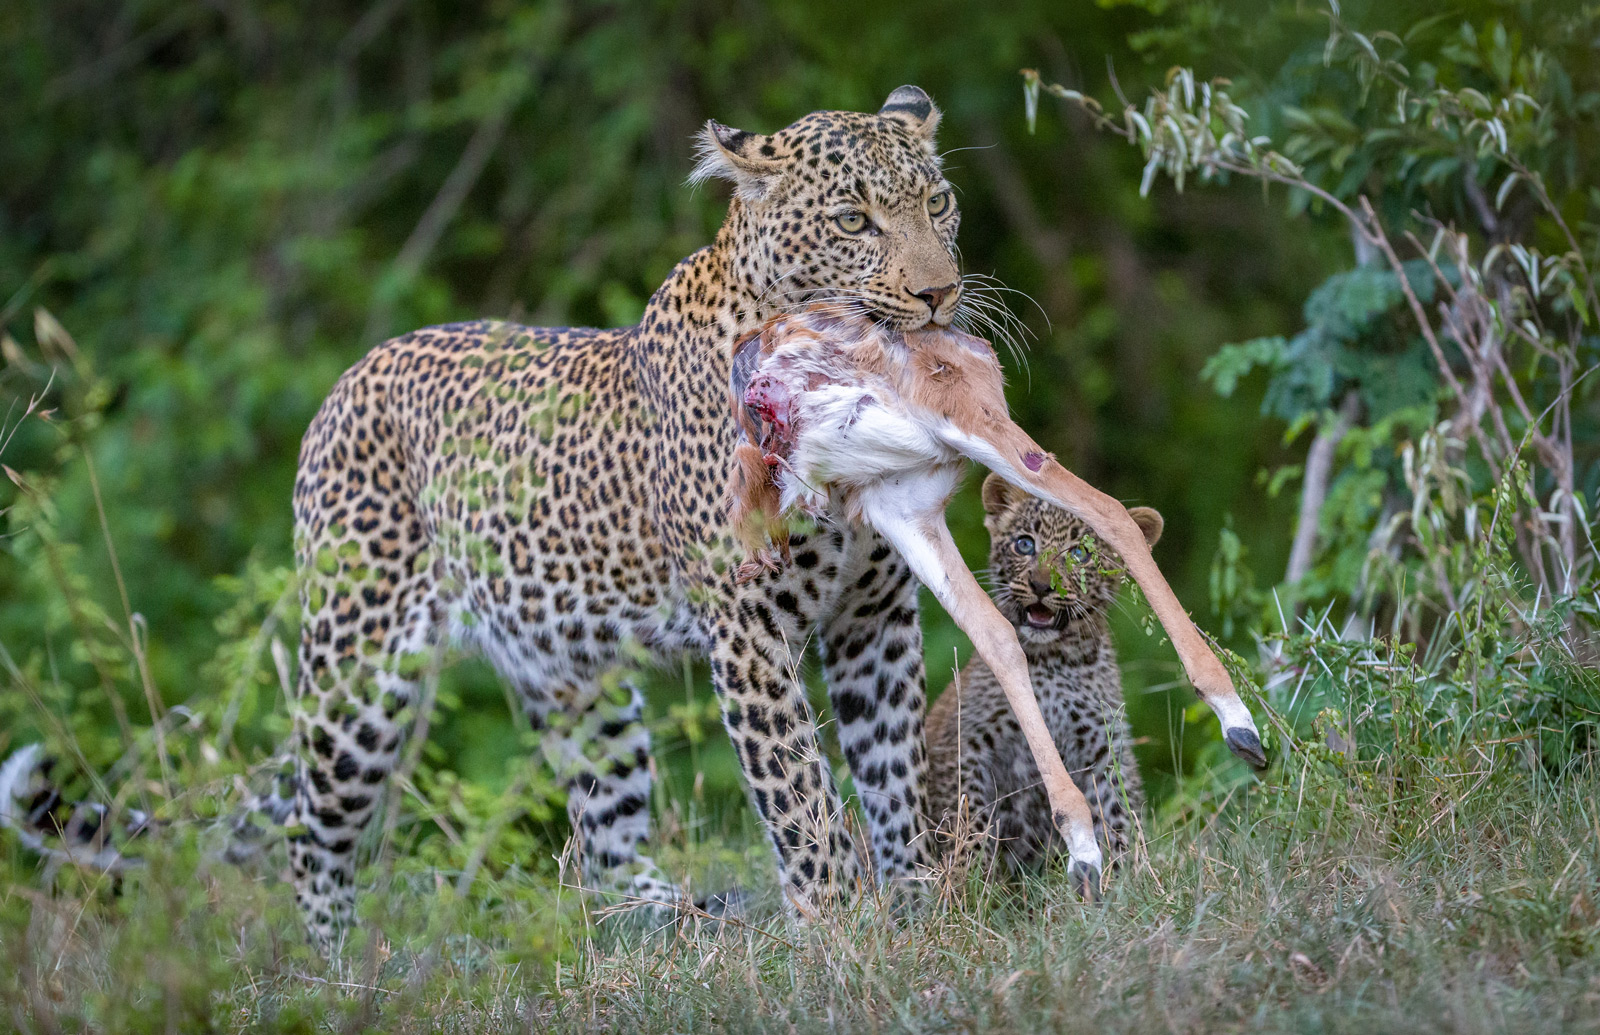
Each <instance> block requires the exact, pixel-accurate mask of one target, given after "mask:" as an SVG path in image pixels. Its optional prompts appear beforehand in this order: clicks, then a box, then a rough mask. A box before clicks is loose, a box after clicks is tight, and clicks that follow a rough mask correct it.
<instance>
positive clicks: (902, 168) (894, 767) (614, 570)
mask: <svg viewBox="0 0 1600 1035" xmlns="http://www.w3.org/2000/svg"><path fill="white" fill-rule="evenodd" d="M938 123H939V111H938V109H937V108H936V107H935V106H934V104H933V102H932V100H931V99H930V98H929V97H928V95H927V94H926V93H924V92H923V91H922V90H920V89H918V88H916V87H913V86H904V87H901V88H899V89H897V90H895V91H894V92H893V93H892V94H890V95H889V98H888V100H887V101H886V102H885V103H884V105H883V107H882V108H881V109H879V111H878V112H877V113H876V114H865V113H856V112H837V111H825V112H816V113H813V114H811V115H807V116H806V117H804V118H802V119H800V120H799V121H798V122H796V123H794V124H793V125H791V126H788V127H787V128H785V129H782V130H779V131H778V132H776V133H773V134H771V135H768V136H763V135H758V134H755V133H747V132H744V131H741V130H735V129H730V128H728V127H725V126H722V125H719V124H717V123H715V122H712V123H708V124H707V126H706V129H705V131H704V132H703V133H702V135H701V147H702V154H701V161H700V163H699V165H698V166H697V168H696V169H695V172H694V174H693V176H692V177H691V178H692V179H693V180H695V181H699V180H703V179H707V178H710V177H721V178H725V179H728V180H731V181H732V182H733V185H734V189H733V198H732V200H731V202H730V204H729V208H728V215H727V219H726V221H725V222H724V224H723V226H722V229H721V230H720V231H719V232H718V234H717V236H716V238H715V240H714V242H713V243H712V244H711V245H710V246H709V247H706V248H703V249H701V250H700V251H697V252H695V253H694V254H693V255H691V256H689V257H688V258H687V259H684V260H683V261H682V262H681V263H679V264H678V266H677V267H676V268H675V269H674V270H673V271H672V273H671V275H670V276H668V278H667V279H666V282H665V283H663V284H662V285H661V287H660V288H659V289H658V290H657V291H656V293H655V294H654V295H653V296H652V297H651V299H650V302H649V304H648V306H647V307H646V309H645V313H644V317H643V319H642V320H641V321H640V323H639V324H638V325H637V326H635V327H629V328H624V329H620V330H587V329H585V330H579V329H567V328H562V329H546V328H525V327H517V326H511V325H507V324H501V323H492V322H480V323H470V324H457V325H452V326H447V327H435V328H429V329H426V330H421V331H417V332H414V333H412V334H408V335H406V336H404V337H401V338H397V339H395V340H393V341H390V342H387V343H385V344H383V345H380V346H378V347H377V348H376V349H374V350H373V351H372V352H371V353H370V354H368V355H367V356H366V357H365V358H364V359H362V360H361V361H359V362H358V363H357V364H356V365H355V366H353V367H352V368H351V369H350V370H349V371H348V372H347V373H346V374H345V375H344V376H343V377H342V378H341V379H340V380H339V382H338V384H337V385H336V386H335V387H334V389H333V391H332V392H331V394H330V395H329V396H328V399H327V401H326V402H325V403H324V404H323V406H322V408H321V410H320V411H319V412H318V414H317V416H316V418H315V419H314V420H313V422H312V424H311V427H310V429H309V431H308V432H307V434H306V437H305V441H304V443H303V445H302V448H301V457H300V468H299V475H298V477H297V479H296V482H295V492H294V501H295V522H296V555H297V560H298V564H299V567H300V569H301V571H302V574H303V584H302V602H303V623H302V635H301V641H300V649H299V674H298V685H297V696H298V698H299V700H300V702H301V706H302V707H301V717H300V720H299V723H300V725H299V734H298V736H299V739H300V743H301V745H302V749H303V750H302V762H301V765H302V766H303V771H302V774H301V778H300V779H299V780H298V781H297V790H296V798H295V808H294V815H292V816H291V817H290V819H289V822H290V825H291V826H293V827H295V828H297V829H298V830H299V833H298V834H297V835H296V837H295V838H294V839H293V840H292V842H291V845H290V860H291V865H292V869H293V873H294V879H295V882H296V887H297V899H298V901H299V902H300V905H301V906H302V908H303V910H304V911H305V914H306V918H307V924H308V927H309V929H310V931H311V933H312V936H313V937H314V938H316V939H318V940H326V939H328V938H330V937H331V936H332V935H333V934H334V933H335V931H336V930H337V929H338V928H339V927H340V926H342V925H343V924H344V923H345V921H346V920H347V918H348V915H349V913H350V908H351V904H352V901H353V896H354V856H353V853H354V848H355V844H356V840H357V836H358V834H359V833H360V831H361V830H362V828H363V827H364V826H365V825H366V823H367V822H368V820H369V818H370V817H371V814H372V812H373V808H374V803H375V802H376V800H377V797H378V793H379V790H380V788H381V787H382V785H383V784H384V782H385V781H386V779H387V778H388V776H389V774H390V772H391V770H392V769H393V767H394V764H395V760H396V754H397V752H398V750H399V747H400V744H401V742H402V738H403V734H404V731H405V728H406V721H407V718H408V715H409V713H410V711H411V710H412V709H413V708H414V707H415V706H416V705H417V704H418V702H419V700H420V694H421V691H422V688H423V684H424V677H425V675H426V671H427V669H428V667H429V666H430V664H431V659H433V658H434V657H436V656H437V650H436V648H437V647H438V646H439V645H440V644H441V643H444V642H449V641H454V642H458V643H462V644H465V645H467V646H470V647H472V648H476V649H477V650H478V651H480V652H482V654H483V655H485V656H486V657H487V658H488V659H489V660H490V661H491V662H492V663H493V664H494V665H495V666H496V668H497V669H498V670H499V671H500V673H501V674H502V676H503V677H504V678H505V679H507V680H508V681H509V682H510V683H511V685H512V686H513V687H514V688H515V690H516V692H517V696H518V698H519V699H520V701H521V704H522V706H523V707H524V709H525V711H526V713H527V715H528V717H529V719H530V720H531V722H532V723H533V725H534V726H535V727H536V728H538V729H540V730H542V731H543V736H542V738H541V743H542V745H543V747H544V750H545V751H546V753H547V755H548V756H549V757H550V758H551V760H552V761H553V762H555V764H556V765H557V766H558V767H559V768H560V770H561V772H562V774H563V776H564V778H565V779H566V781H567V784H568V788H569V798H568V811H569V814H570V816H571V820H572V824H573V829H574V831H575V832H576V834H577V835H578V840H579V845H580V852H581V857H582V863H583V872H584V876H585V881H586V883H587V884H588V885H589V886H591V887H596V888H606V889H613V890H616V891H619V892H621V893H623V894H625V895H626V896H629V897H630V898H634V899H640V900H645V901H650V902H663V903H664V902H668V901H671V900H673V899H675V898H676V897H677V896H678V889H677V888H676V887H675V886H674V885H673V884H672V883H671V882H669V881H668V880H666V879H664V878H663V877H662V875H661V874H660V873H659V872H658V870H657V868H656V867H655V865H654V864H653V863H652V862H651V860H650V859H649V858H648V856H646V855H645V854H643V853H644V849H645V848H646V846H647V844H648V842H649V839H650V818H649V807H648V803H649V801H650V793H649V791H650V779H651V777H650V769H649V756H648V752H649V736H648V733H647V731H646V729H645V727H644V726H643V725H642V724H641V722H640V718H641V706H642V700H641V696H640V693H639V691H638V690H637V689H636V688H634V687H633V686H631V685H630V684H629V683H628V682H627V680H626V678H625V674H626V671H627V670H628V666H629V665H631V664H633V663H634V662H635V661H636V660H637V658H638V656H639V655H640V654H641V653H642V654H643V656H644V657H645V658H646V659H647V660H652V661H664V660H666V659H669V658H671V657H672V656H674V655H677V654H681V653H682V652H685V651H692V652H698V653H701V654H705V655H709V657H710V659H711V674H712V680H713V683H714V686H715V689H716V692H717V694H718V695H719V697H720V699H721V703H722V709H723V718H724V722H725V725H726V727H727V730H728V733H729V735H730V736H731V737H732V739H733V743H734V745H735V747H736V749H737V751H738V756H739V760H740V763H741V764H742V766H743V769H744V773H745V776H746V779H747V783H748V787H749V792H750V797H751V799H752V801H753V802H754V804H755V806H756V808H757V810H758V811H759V812H760V814H761V817H762V820H763V821H764V822H765V824H766V829H767V832H768V834H769V835H770V837H771V840H772V845H773V847H774V849H775V850H776V853H777V858H778V866H779V870H780V876H781V880H782V885H783V887H784V890H785V893H786V895H787V897H788V900H789V901H790V903H791V905H792V906H794V907H795V908H797V909H799V910H801V911H808V910H812V909H815V908H816V907H817V906H819V905H820V904H821V903H822V902H823V901H824V900H826V899H827V898H829V897H831V896H832V895H834V894H839V893H842V894H845V895H850V894H854V893H855V892H856V891H857V889H859V888H860V887H861V886H862V885H863V884H864V882H865V877H864V875H863V873H862V868H861V864H860V862H859V861H858V857H857V853H856V849H855V846H854V844H853V843H852V838H851V835H850V832H849V829H848V828H847V825H846V824H845V822H844V820H843V814H842V809H841V804H840V799H839V795H838V792H837V791H836V789H835V787H834V784H833V780H832V777H831V774H830V770H829V768H828V766H827V764H826V762H825V760H824V758H823V754H822V752H821V750H820V748H819V742H818V737H817V728H816V722H815V720H814V718H813V716H812V714H811V712H810V709H809V707H808V705H807V702H806V697H805V689H804V685H803V684H802V683H801V682H799V681H797V679H796V676H795V673H796V670H797V668H798V667H799V664H800V661H801V655H802V653H803V651H804V649H805V645H806V644H807V642H808V640H809V639H810V637H811V636H812V634H813V633H815V634H816V640H817V645H818V647H819V648H820V653H821V655H822V659H823V667H824V672H825V675H826V678H827V683H828V690H829V697H830V699H831V702H832V705H833V709H834V713H835V718H836V720H837V724H838V735H839V739H840V742H841V744H842V746H843V750H844V754H845V758H846V759H847V761H848V762H849V765H850V770H851V773H852V776H853V778H854V783H855V787H856V791H857V793H858V795H859V796H860V799H861V803H862V806H863V811H864V812H865V814H866V820H867V827H868V832H869V836H870V840H871V849H872V858H873V861H874V863H875V867H874V869H875V876H876V879H877V880H878V881H879V882H893V881H897V880H901V879H904V878H908V877H913V876H915V875H917V874H918V873H919V872H921V871H922V870H923V868H924V867H925V865H926V864H927V862H928V859H927V858H926V849H925V847H924V839H923V838H922V837H921V836H920V835H921V834H922V832H923V827H924V819H923V816H924V813H925V811H926V808H925V801H924V776H925V770H926V754H925V749H924V743H923V707H924V705H923V695H924V689H923V668H922V642H921V632H920V629H919V626H918V617H917V583H916V582H915V580H914V579H913V578H912V576H911V573H910V572H909V570H908V569H907V568H906V566H905V564H904V563H903V562H902V561H901V560H900V558H899V557H898V556H897V555H896V554H895V553H894V552H893V551H892V550H891V549H890V548H889V546H888V545H887V544H886V543H884V542H883V541H882V540H881V539H879V538H878V537H877V536H876V535H874V534H872V533H870V532H853V531H851V530H850V529H849V528H848V526H847V525H846V524H845V523H843V522H841V523H839V524H838V525H837V526H835V527H825V528H824V529H823V530H821V531H817V532H814V533H813V534H811V535H797V536H795V537H794V538H793V539H792V540H791V556H792V560H793V563H792V564H791V565H789V566H788V567H787V568H786V569H785V570H784V571H782V572H775V573H766V574H763V575H762V576H760V577H758V578H755V579H753V580H751V581H749V582H745V583H741V584H738V585H735V582H734V579H733V577H732V573H733V567H734V564H732V563H730V561H736V560H737V559H738V557H737V552H736V551H734V550H733V549H732V543H731V539H730V538H729V536H728V531H729V530H728V528H727V518H726V513H725V499H724V490H725V487H726V486H727V484H728V471H729V464H730V462H731V458H732V456H733V450H734V445H735V442H734V435H735V429H734V425H733V422H732V421H731V419H730V418H729V416H728V414H729V405H728V387H727V386H728V373H729V370H728V364H729V358H728V357H729V355H730V352H731V346H732V345H733V343H734V342H736V341H737V340H739V339H740V338H741V337H743V336H745V335H746V334H748V333H750V332H752V331H754V330H756V329H757V328H759V327H760V326H761V325H762V324H763V323H764V322H765V321H766V320H768V319H770V318H771V317H773V316H775V315H777V314H778V313H780V312H783V311H786V310H788V309H791V308H793V307H794V306H796V305H800V304H810V303H815V302H817V301H828V302H831V303H833V304H837V305H838V306H840V307H841V308H844V309H851V310H855V311H859V312H864V313H868V314H871V315H872V316H873V317H874V318H876V319H879V320H882V321H885V322H887V323H888V324H891V325H893V326H895V327H897V328H902V329H911V328H917V327H922V326H925V325H927V324H929V323H930V322H931V323H933V324H938V325H945V324H948V323H949V321H950V320H951V318H952V316H953V314H954V313H955V311H956V308H957V305H958V301H959V299H960V297H961V290H962V288H961V276H960V271H959V269H958V265H957V261H956V252H955V239H956V231H957V228H958V226H959V224H960V214H959V211H958V208H957V205H956V202H955V197H954V194H953V193H952V190H951V187H950V184H949V183H948V182H947V181H946V180H945V178H944V176H943V175H942V173H941V171H940V161H939V156H938V154H937V152H936V150H935V147H934V133H935V129H936V128H937V126H938Z"/></svg>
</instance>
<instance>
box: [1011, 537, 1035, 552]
mask: <svg viewBox="0 0 1600 1035" xmlns="http://www.w3.org/2000/svg"><path fill="white" fill-rule="evenodd" d="M1011 547H1012V549H1014V550H1016V551H1017V552H1018V553H1020V554H1022V556H1024V557H1031V556H1033V549H1034V546H1033V536H1031V535H1019V536H1017V538H1016V539H1015V540H1014V541H1013V542H1012V543H1011Z"/></svg>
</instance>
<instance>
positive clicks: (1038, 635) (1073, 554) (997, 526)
mask: <svg viewBox="0 0 1600 1035" xmlns="http://www.w3.org/2000/svg"><path fill="white" fill-rule="evenodd" d="M983 509H984V513H985V517H984V522H983V523H984V526H985V527H986V528H988V530H989V577H990V590H989V591H990V593H991V594H993V596H994V601H995V605H996V606H997V607H998V608H999V609H1000V613H1001V614H1003V615H1005V616H1006V618H1008V619H1009V620H1010V621H1011V623H1012V624H1013V625H1015V626H1016V627H1017V633H1018V636H1019V637H1020V638H1021V639H1022V640H1023V642H1025V643H1045V642H1048V641H1050V640H1053V639H1055V638H1056V637H1057V636H1059V635H1060V632H1061V630H1062V629H1064V628H1065V627H1066V626H1067V625H1069V624H1070V623H1072V622H1075V621H1079V620H1081V619H1083V618H1087V617H1088V616H1090V615H1094V614H1101V613H1104V612H1105V610H1106V608H1107V607H1109V606H1110V605H1111V602H1112V601H1113V600H1114V599H1116V595H1117V588H1118V586H1119V585H1120V584H1121V582H1122V574H1123V572H1122V560H1121V558H1119V557H1118V556H1117V555H1116V554H1114V553H1112V552H1111V551H1110V550H1109V549H1107V548H1106V547H1105V546H1103V545H1101V544H1100V542H1099V540H1098V539H1097V538H1096V537H1095V535H1094V533H1093V532H1091V531H1089V527H1088V526H1087V525H1085V524H1084V523H1083V522H1082V521H1080V520H1078V519H1077V518H1075V517H1073V516H1072V515H1071V514H1069V513H1067V512H1066V511H1065V510H1062V509H1061V508H1060V507H1055V506H1051V505H1050V504H1048V503H1044V502H1041V501H1040V500H1037V499H1035V498H1033V497H1032V496H1027V495H1024V494H1023V493H1021V492H1020V491H1019V490H1017V489H1015V488H1013V487H1012V486H1011V485H1009V484H1007V483H1006V482H1005V481H1003V480H1002V479H1000V478H999V477H998V476H997V475H993V474H991V475H989V477H988V478H986V479H985V480H984V483H983ZM1128 513H1129V515H1131V516H1132V517H1133V520H1134V521H1135V522H1136V523H1137V524H1138V525H1139V527H1140V529H1142V530H1143V531H1144V537H1145V541H1146V542H1147V543H1149V544H1150V545H1152V546H1154V545H1155V543H1156V540H1157V539H1159V538H1160V537H1161V527H1162V521H1161V515H1160V514H1158V513H1156V512H1155V511H1154V510H1152V509H1150V508H1149V507H1132V508H1130V509H1129V510H1128Z"/></svg>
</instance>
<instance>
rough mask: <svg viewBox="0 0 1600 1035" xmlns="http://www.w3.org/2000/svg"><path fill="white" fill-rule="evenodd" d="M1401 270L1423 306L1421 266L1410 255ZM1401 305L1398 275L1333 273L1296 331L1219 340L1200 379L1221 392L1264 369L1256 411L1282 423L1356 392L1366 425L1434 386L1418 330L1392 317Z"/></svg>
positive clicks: (1426, 290)
mask: <svg viewBox="0 0 1600 1035" xmlns="http://www.w3.org/2000/svg"><path fill="white" fill-rule="evenodd" d="M1404 269H1405V277H1406V280H1407V281H1408V282H1409V283H1410V285H1411V290H1412V292H1413V293H1414V294H1415V295H1416V297H1417V299H1418V301H1420V302H1421V303H1422V304H1423V305H1429V304H1431V303H1432V302H1433V300H1434V299H1433V295H1434V285H1433V273H1432V271H1431V270H1430V269H1429V268H1428V264H1427V263H1426V262H1423V261H1422V260H1420V259H1413V260H1411V261H1410V262H1407V263H1405V264H1404ZM1405 303H1406V297H1405V295H1404V293H1403V292H1402V291H1401V289H1400V278H1399V277H1398V276H1396V275H1395V274H1394V273H1392V272H1390V271H1389V270H1386V269H1379V268H1377V267H1375V266H1360V267H1357V268H1356V269H1353V270H1348V271H1345V272H1343V273H1335V274H1334V275H1333V276H1331V277H1329V278H1328V279H1327V280H1325V281H1323V282H1322V284H1321V285H1320V286H1318V288H1317V289H1316V290H1315V291H1313V292H1312V293H1311V297H1310V298H1308V299H1307V300H1306V305H1305V313H1304V319H1305V324H1306V326H1305V329H1304V330H1302V331H1300V332H1299V333H1298V334H1296V335H1294V336H1293V337H1292V338H1289V339H1288V340H1287V341H1285V340H1284V339H1283V338H1281V337H1269V338H1256V339H1253V340H1251V341H1247V342H1243V343H1241V344H1236V345H1232V344H1230V345H1224V346H1222V348H1220V349H1218V350H1217V354H1216V355H1214V356H1212V357H1211V358H1210V359H1209V360H1207V361H1206V365H1205V367H1204V368H1202V370H1201V371H1200V376H1201V377H1202V378H1203V379H1205V380H1207V381H1210V382H1211V383H1212V385H1213V386H1214V387H1215V388H1216V390H1217V391H1218V393H1220V394H1221V395H1224V396H1227V395H1231V394H1233V391H1234V388H1235V386H1237V384H1238V382H1239V380H1240V379H1241V378H1243V377H1245V376H1246V375H1248V374H1249V373H1250V372H1251V371H1252V370H1254V369H1256V368H1258V367H1260V368H1265V369H1266V370H1268V371H1269V372H1270V375H1271V376H1270V378H1269V380H1268V383H1267V391H1266V396H1265V398H1264V399H1263V400H1262V403H1261V409H1262V412H1263V413H1265V414H1269V415H1271V416H1274V417H1277V418H1279V419H1280V420H1283V421H1284V422H1286V423H1289V424H1293V423H1295V422H1296V421H1299V420H1301V419H1302V418H1304V417H1305V416H1307V415H1308V414H1310V415H1320V414H1322V413H1324V412H1327V411H1331V410H1334V409H1337V408H1338V403H1339V400H1340V399H1342V398H1344V396H1345V394H1346V393H1348V392H1355V393H1357V395H1358V397H1359V398H1360V400H1361V403H1362V405H1363V408H1364V409H1365V411H1366V413H1367V415H1368V419H1369V420H1371V421H1374V422H1376V421H1379V420H1382V419H1383V418H1385V417H1388V416H1389V415H1391V414H1393V413H1394V412H1395V411H1397V410H1401V409H1407V408H1411V407H1415V406H1419V405H1423V404H1426V403H1430V402H1432V400H1433V396H1434V393H1435V392H1436V390H1437V377H1436V376H1435V374H1434V370H1433V365H1432V364H1433V359H1432V357H1431V356H1430V355H1429V354H1428V348H1427V344H1426V343H1425V342H1424V341H1423V339H1422V337H1421V336H1420V335H1415V334H1409V335H1408V334H1406V333H1404V331H1403V328H1402V326H1401V325H1400V322H1399V319H1398V318H1399V317H1401V315H1402V307H1403V306H1404V305H1405Z"/></svg>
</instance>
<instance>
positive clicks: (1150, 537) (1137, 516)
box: [1128, 507, 1166, 546]
mask: <svg viewBox="0 0 1600 1035" xmlns="http://www.w3.org/2000/svg"><path fill="white" fill-rule="evenodd" d="M1128 516H1129V517H1131V518H1133V523H1134V524H1136V525H1138V526H1139V531H1141V532H1143V533H1144V541H1145V544H1146V545H1148V546H1154V545H1156V541H1157V540H1159V539H1160V538H1161V530H1162V529H1163V528H1165V527H1166V522H1165V521H1163V520H1162V519H1161V515H1160V514H1159V513H1158V512H1157V511H1156V510H1155V508H1153V507H1129V508H1128Z"/></svg>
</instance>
